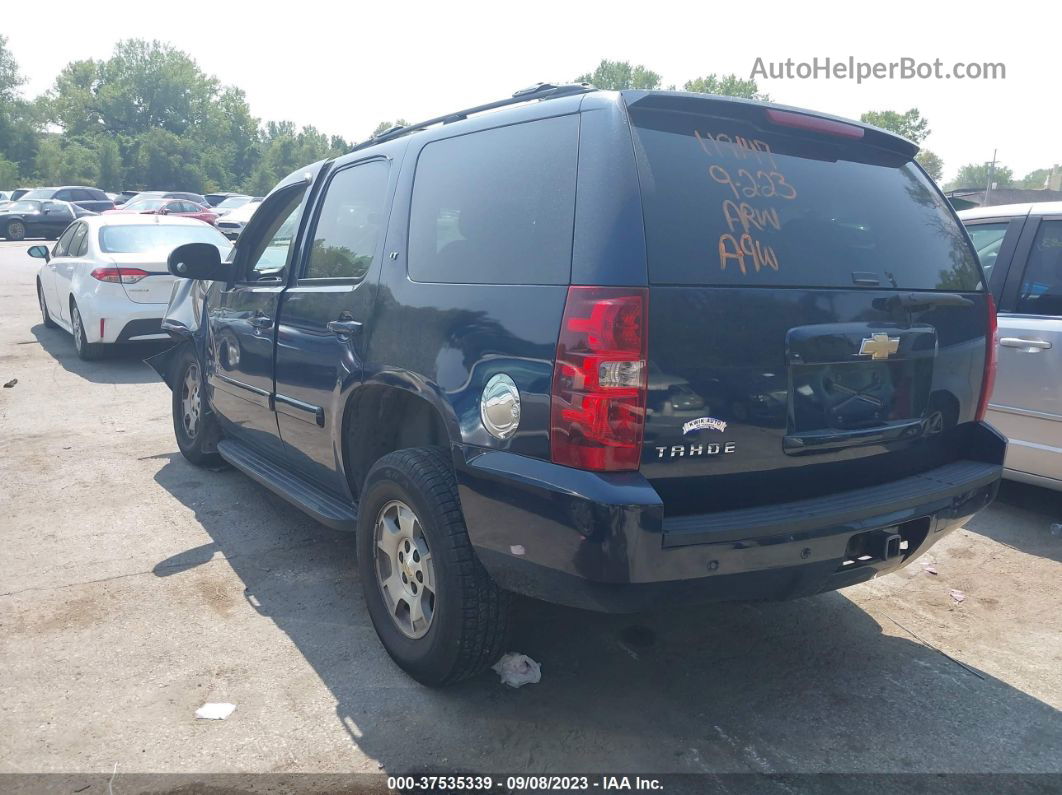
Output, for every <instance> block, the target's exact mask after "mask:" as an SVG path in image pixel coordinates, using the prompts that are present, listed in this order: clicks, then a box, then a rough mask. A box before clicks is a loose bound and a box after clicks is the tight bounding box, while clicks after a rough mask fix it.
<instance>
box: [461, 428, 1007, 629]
mask: <svg viewBox="0 0 1062 795" xmlns="http://www.w3.org/2000/svg"><path fill="white" fill-rule="evenodd" d="M977 430H978V434H979V435H980V436H981V437H982V439H981V443H980V444H978V445H977V448H978V449H977V451H976V458H973V459H967V460H961V461H956V462H953V463H951V464H948V465H946V466H943V467H940V468H939V469H934V470H931V471H929V472H925V473H922V474H920V475H915V476H912V477H909V478H903V479H902V480H897V481H893V482H891V483H887V484H883V485H881V486H875V487H872V488H868V489H856V490H852V491H847V492H842V493H839V494H834V495H831V496H829V497H824V498H820V499H812V500H801V501H798V502H791V503H785V504H781V505H773V506H767V507H765V508H753V509H745V510H739V511H725V512H719V513H715V514H704V515H700V516H683V517H673V518H672V517H668V518H665V517H664V506H663V503H662V502H661V500H660V498H659V496H658V495H657V493H656V491H655V490H654V489H653V487H652V486H651V485H650V483H649V482H648V481H647V480H646V479H645V478H643V477H642V476H641V475H640V474H638V473H627V474H617V475H599V474H594V473H589V472H582V471H579V470H575V469H570V468H568V467H562V466H557V465H555V464H551V463H549V462H546V461H539V460H536V459H529V458H525V457H522V456H518V455H514V454H511V453H505V452H498V451H482V450H480V449H472V448H469V449H465V450H459V451H457V458H458V460H457V462H456V463H457V473H458V484H459V489H460V495H461V504H462V508H463V510H464V513H465V520H466V523H467V525H468V532H469V536H470V538H471V540H472V544H473V546H474V547H475V549H476V552H477V554H478V556H479V558H480V560H481V562H482V563H483V565H484V566H485V567H486V568H487V570H488V571H489V572H490V574H491V576H492V577H493V578H494V579H495V581H496V582H497V583H498V584H499V585H501V586H502V587H503V588H506V589H508V590H511V591H514V592H517V593H522V594H525V595H528V596H532V597H535V598H540V599H544V600H546V601H551V602H558V603H561V604H567V605H571V606H574V607H582V608H587V609H595V610H605V611H618V612H629V611H637V610H641V609H646V608H648V607H651V606H653V605H656V604H660V603H666V602H670V601H675V600H691V599H693V600H698V599H699V600H726V599H784V598H792V597H796V596H804V595H808V594H813V593H818V592H821V591H828V590H835V589H837V588H844V587H846V586H849V585H854V584H856V583H859V582H864V581H866V580H869V579H871V578H872V577H875V576H877V575H878V574H881V573H885V572H889V571H893V570H896V569H898V568H900V567H902V566H904V565H906V564H907V563H910V562H911V561H912V560H914V559H915V558H917V557H918V556H919V555H921V554H922V553H924V552H925V551H926V550H927V549H928V548H929V547H931V546H932V545H933V544H934V543H936V542H937V541H938V540H939V539H941V538H943V537H944V536H945V535H946V534H947V533H948V532H950V531H951V530H954V529H955V528H957V527H959V526H961V525H962V524H963V523H964V522H965V521H966V520H967V519H969V518H970V516H972V515H973V514H974V513H976V512H977V511H979V510H981V509H982V508H984V507H985V506H987V505H988V504H989V503H990V502H991V501H992V500H993V499H994V497H995V495H996V492H997V490H998V488H999V481H1000V477H1001V476H1002V472H1003V467H1002V463H1003V454H1004V450H1005V441H1004V440H1003V439H1002V437H1001V436H999V434H997V433H996V432H995V431H994V430H992V429H991V428H990V427H989V426H987V425H982V426H979V428H978V429H977ZM891 536H899V538H898V539H893V540H892V541H891V542H890V541H889V539H890V537H891Z"/></svg>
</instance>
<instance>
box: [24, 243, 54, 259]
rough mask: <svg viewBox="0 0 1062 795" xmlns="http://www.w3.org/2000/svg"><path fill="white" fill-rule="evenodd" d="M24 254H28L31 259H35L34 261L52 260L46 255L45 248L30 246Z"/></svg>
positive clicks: (50, 256) (46, 249)
mask: <svg viewBox="0 0 1062 795" xmlns="http://www.w3.org/2000/svg"><path fill="white" fill-rule="evenodd" d="M26 253H27V254H29V255H30V256H31V257H35V258H36V259H42V260H44V261H45V262H50V261H51V259H52V255H51V254H49V253H48V247H47V246H30V247H29V250H28V251H27V252H26Z"/></svg>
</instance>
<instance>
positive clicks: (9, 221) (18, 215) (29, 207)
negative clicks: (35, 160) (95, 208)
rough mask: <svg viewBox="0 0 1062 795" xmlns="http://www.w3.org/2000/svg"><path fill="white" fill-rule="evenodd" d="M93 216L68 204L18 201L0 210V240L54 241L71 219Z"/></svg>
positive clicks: (74, 205)
mask: <svg viewBox="0 0 1062 795" xmlns="http://www.w3.org/2000/svg"><path fill="white" fill-rule="evenodd" d="M97 214H98V213H94V212H92V211H91V210H86V209H85V208H84V207H80V206H78V205H76V204H71V203H70V202H61V201H36V200H34V199H19V200H18V201H15V202H11V203H10V204H7V205H5V206H4V207H0V237H2V238H4V239H6V240H24V239H26V238H28V237H43V238H46V239H48V240H55V239H56V238H57V237H59V235H61V234H62V232H63V230H64V229H66V228H67V227H68V226H69V225H70V224H72V223H73V222H74V220H75V219H77V218H83V217H84V216H86V215H97Z"/></svg>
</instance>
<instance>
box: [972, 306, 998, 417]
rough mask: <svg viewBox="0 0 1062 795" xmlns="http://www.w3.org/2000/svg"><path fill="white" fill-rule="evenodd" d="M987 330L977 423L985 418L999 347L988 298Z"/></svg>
mask: <svg viewBox="0 0 1062 795" xmlns="http://www.w3.org/2000/svg"><path fill="white" fill-rule="evenodd" d="M987 298H988V302H987V304H988V328H987V329H986V330H985V374H984V378H983V379H982V380H981V399H980V400H979V401H978V402H977V421H978V422H980V421H981V420H983V419H984V418H985V414H986V413H987V411H988V401H989V399H990V398H991V397H992V388H993V387H994V386H995V385H996V364H997V363H996V348H997V346H998V345H999V324H998V323H997V322H996V302H995V299H993V298H992V294H991V293H989V294H988V296H987Z"/></svg>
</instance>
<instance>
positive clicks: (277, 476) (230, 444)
mask: <svg viewBox="0 0 1062 795" xmlns="http://www.w3.org/2000/svg"><path fill="white" fill-rule="evenodd" d="M218 453H219V454H220V455H221V457H222V458H224V459H225V460H226V461H228V462H229V463H230V464H232V465H233V466H234V467H236V469H238V470H240V471H241V472H243V473H244V474H245V475H247V476H248V477H251V478H253V479H254V480H257V481H258V482H259V483H261V484H262V485H263V486H265V487H266V488H267V489H269V490H270V491H272V492H273V493H274V494H278V495H280V496H281V497H283V498H284V499H285V500H287V501H288V502H290V503H291V504H292V505H294V506H295V507H296V508H298V509H300V510H301V511H303V512H305V513H307V514H309V515H310V516H312V517H313V518H314V519H316V520H317V521H318V522H320V523H321V524H323V525H326V526H328V527H331V528H332V529H334V530H350V531H353V530H354V527H355V524H356V522H357V518H358V512H357V507H356V506H354V505H351V504H350V503H348V502H344V501H342V500H338V499H336V498H335V497H332V496H331V495H329V494H327V493H325V492H324V491H322V490H321V489H319V488H317V487H316V486H314V485H313V484H311V483H307V482H306V481H305V480H303V479H302V478H300V477H299V476H298V475H293V474H292V473H290V472H288V471H286V470H284V469H281V468H280V467H278V466H277V465H276V464H274V463H273V462H272V461H270V460H269V459H267V458H266V457H265V456H263V455H261V454H260V453H258V452H256V451H254V450H252V449H251V448H250V447H248V446H247V445H245V444H242V443H240V442H238V441H236V440H235V439H222V440H221V441H220V442H218Z"/></svg>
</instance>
